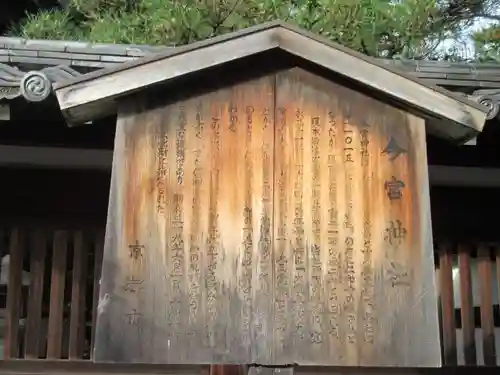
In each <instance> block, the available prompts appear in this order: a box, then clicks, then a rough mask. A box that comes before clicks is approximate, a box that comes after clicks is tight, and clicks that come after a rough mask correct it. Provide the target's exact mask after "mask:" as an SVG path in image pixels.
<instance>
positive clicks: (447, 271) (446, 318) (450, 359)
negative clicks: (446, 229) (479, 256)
mask: <svg viewBox="0 0 500 375" xmlns="http://www.w3.org/2000/svg"><path fill="white" fill-rule="evenodd" d="M438 254H439V276H440V280H439V292H440V301H441V329H442V338H443V360H444V364H445V365H451V366H453V365H456V364H457V333H456V326H455V300H454V297H453V272H452V268H453V259H452V253H451V248H450V245H449V244H446V243H443V244H440V247H439V249H438Z"/></svg>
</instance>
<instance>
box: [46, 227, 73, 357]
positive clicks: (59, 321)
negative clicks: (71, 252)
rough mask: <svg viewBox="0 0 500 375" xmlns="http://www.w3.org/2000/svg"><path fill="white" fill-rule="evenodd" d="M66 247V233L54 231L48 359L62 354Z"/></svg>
mask: <svg viewBox="0 0 500 375" xmlns="http://www.w3.org/2000/svg"><path fill="white" fill-rule="evenodd" d="M67 248H68V233H67V232H66V231H63V230H59V231H56V232H55V233H54V242H53V252H52V275H51V281H50V283H51V285H50V312H49V329H48V338H47V358H48V359H59V358H61V356H62V336H63V321H64V287H65V283H66V259H67Z"/></svg>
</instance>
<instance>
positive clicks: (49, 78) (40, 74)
mask: <svg viewBox="0 0 500 375" xmlns="http://www.w3.org/2000/svg"><path fill="white" fill-rule="evenodd" d="M79 75H81V73H80V72H78V71H76V70H74V69H72V68H70V67H68V66H51V67H48V68H45V69H42V70H40V71H30V72H23V71H21V70H19V69H17V68H14V67H11V66H9V65H5V64H0V100H1V99H7V100H12V99H15V98H18V97H20V96H23V97H24V98H25V99H26V100H27V101H29V102H40V101H42V100H45V99H46V98H47V97H49V96H50V95H51V94H52V85H53V84H54V83H60V82H64V81H66V80H69V79H72V78H75V77H77V76H79Z"/></svg>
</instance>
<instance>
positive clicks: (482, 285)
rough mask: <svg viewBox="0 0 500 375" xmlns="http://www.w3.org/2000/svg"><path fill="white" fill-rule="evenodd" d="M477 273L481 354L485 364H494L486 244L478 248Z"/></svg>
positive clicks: (493, 333) (489, 262) (490, 278)
mask: <svg viewBox="0 0 500 375" xmlns="http://www.w3.org/2000/svg"><path fill="white" fill-rule="evenodd" d="M477 255H478V275H479V290H480V296H481V307H480V310H481V328H482V333H483V354H484V364H485V365H486V366H496V355H495V324H494V321H493V283H492V280H493V275H492V270H491V266H492V261H491V258H490V249H489V247H488V246H486V245H479V248H478V254H477Z"/></svg>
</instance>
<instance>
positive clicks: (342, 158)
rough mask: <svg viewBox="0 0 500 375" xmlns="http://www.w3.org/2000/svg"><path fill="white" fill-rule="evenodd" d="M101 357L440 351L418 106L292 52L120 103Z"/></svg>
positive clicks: (227, 359) (420, 359)
mask: <svg viewBox="0 0 500 375" xmlns="http://www.w3.org/2000/svg"><path fill="white" fill-rule="evenodd" d="M98 310H99V317H98V322H97V339H96V347H95V353H94V358H95V360H96V361H99V362H101V361H105V362H147V363H171V364H183V363H185V364H202V363H239V364H244V363H258V364H265V365H282V364H293V363H297V364H310V365H312V364H315V365H332V366H359V365H361V366H417V367H418V366H440V363H441V360H440V357H441V355H440V343H439V328H438V313H437V296H436V290H435V280H434V262H433V250H432V234H431V219H430V205H429V187H428V178H427V157H426V146H425V128H424V120H422V119H420V118H417V117H415V116H413V115H410V114H407V113H405V112H404V111H402V110H400V109H396V108H393V107H391V106H390V105H387V104H384V103H382V102H379V101H377V100H375V99H373V98H371V97H368V96H366V95H364V94H361V93H358V92H356V91H353V90H352V89H349V88H346V87H343V86H341V85H339V84H337V83H334V82H331V81H329V80H326V79H324V78H321V77H318V76H315V75H313V74H311V73H308V72H306V71H303V70H300V69H292V70H289V71H285V72H281V73H279V74H277V75H273V76H269V77H264V78H260V79H255V80H253V81H250V82H245V83H241V84H237V85H235V86H232V87H229V88H224V89H221V90H218V91H215V92H211V93H208V94H204V95H201V96H196V97H192V98H189V99H186V100H182V101H178V102H175V103H168V104H166V105H165V106H163V107H148V105H147V103H145V102H144V103H138V102H135V103H126V104H125V105H124V106H122V108H121V110H120V113H119V119H118V126H117V131H116V143H115V154H114V164H113V175H112V185H111V195H110V206H109V216H108V226H107V234H106V244H105V253H104V264H103V273H102V280H101V292H100V304H99V308H98Z"/></svg>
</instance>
